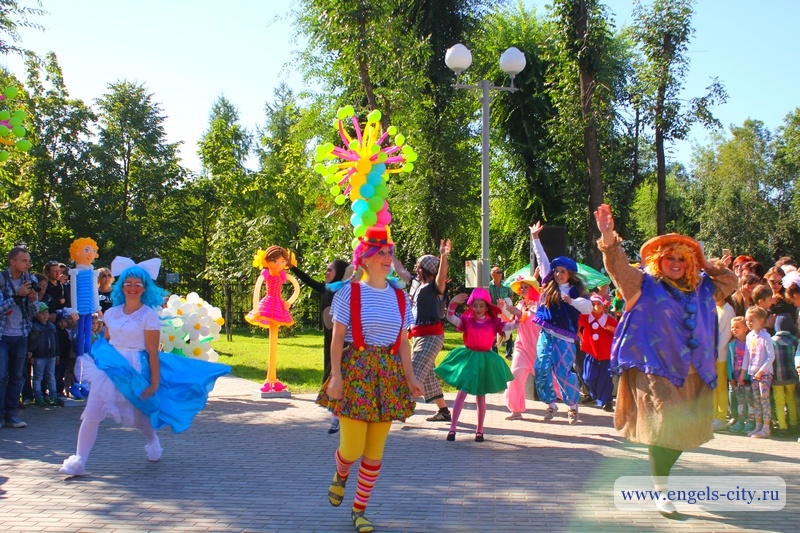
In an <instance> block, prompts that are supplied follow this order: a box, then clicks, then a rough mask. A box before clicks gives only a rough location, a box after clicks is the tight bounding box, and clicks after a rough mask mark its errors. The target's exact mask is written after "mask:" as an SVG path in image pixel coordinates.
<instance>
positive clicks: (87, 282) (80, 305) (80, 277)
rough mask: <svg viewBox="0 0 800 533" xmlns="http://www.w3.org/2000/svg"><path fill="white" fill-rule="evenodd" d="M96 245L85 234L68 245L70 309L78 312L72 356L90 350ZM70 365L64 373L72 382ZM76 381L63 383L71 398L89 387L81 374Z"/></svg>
mask: <svg viewBox="0 0 800 533" xmlns="http://www.w3.org/2000/svg"><path fill="white" fill-rule="evenodd" d="M98 251H99V248H98V246H97V243H96V242H95V241H94V239H90V238H88V237H84V238H80V239H75V240H74V241H73V242H72V244H71V245H70V247H69V257H70V259H72V260H73V261H75V268H72V269H70V271H69V278H70V283H69V288H70V301H71V302H72V310H73V311H74V312H75V313H77V314H78V325H77V330H78V331H77V332H76V334H75V346H76V348H75V354H76V357H77V356H80V355H84V354H88V353H89V352H90V351H91V349H92V314H94V313H96V312H98V311H100V294H99V292H98V279H99V278H98V275H99V271H98V270H94V269H92V263H94V260H95V259H97V257H98V255H97V252H98ZM73 374H74V369H73V368H67V369H66V372H65V375H66V376H68V379H69V381H73V379H72V378H73ZM75 377H77V378H78V381H77V382H74V383H72V384H71V385H69V384H65V388H67V389H69V391H70V394H71V395H72V396H73V397H75V398H78V399H80V398H82V397H85V396H88V395H89V394H88V393H89V390H88V388H87V386H86V383H83V382H82V380H81V378H82V375H81V373H80V372H78V375H77V376H75Z"/></svg>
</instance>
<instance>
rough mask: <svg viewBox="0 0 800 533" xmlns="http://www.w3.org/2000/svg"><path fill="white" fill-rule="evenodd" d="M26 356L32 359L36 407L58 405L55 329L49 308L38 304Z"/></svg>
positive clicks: (41, 303) (42, 303)
mask: <svg viewBox="0 0 800 533" xmlns="http://www.w3.org/2000/svg"><path fill="white" fill-rule="evenodd" d="M28 356H30V357H32V358H33V397H34V401H35V402H36V405H38V406H40V407H44V406H46V405H58V393H57V390H56V361H57V359H58V340H57V339H56V327H55V326H54V325H53V324H51V323H50V308H49V307H48V306H47V304H46V303H44V302H40V303H39V312H38V313H37V314H36V315H35V316H34V320H33V325H32V327H31V332H30V334H29V335H28ZM42 383H44V384H45V386H46V387H47V393H48V396H49V398H47V399H45V397H44V393H43V391H42Z"/></svg>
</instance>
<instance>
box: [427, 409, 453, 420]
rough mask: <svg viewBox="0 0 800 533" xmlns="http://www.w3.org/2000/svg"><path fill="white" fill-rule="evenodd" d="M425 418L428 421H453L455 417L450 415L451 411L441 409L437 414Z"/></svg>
mask: <svg viewBox="0 0 800 533" xmlns="http://www.w3.org/2000/svg"><path fill="white" fill-rule="evenodd" d="M425 420H427V421H428V422H451V421H452V420H453V417H452V416H450V412H449V411H448V412H447V413H442V412H441V411H439V412H438V413H436V414H435V415H433V416H429V417H428V418H426V419H425Z"/></svg>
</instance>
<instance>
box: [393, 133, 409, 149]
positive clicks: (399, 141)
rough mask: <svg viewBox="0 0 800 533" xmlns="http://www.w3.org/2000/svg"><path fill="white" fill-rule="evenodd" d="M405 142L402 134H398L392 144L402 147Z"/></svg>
mask: <svg viewBox="0 0 800 533" xmlns="http://www.w3.org/2000/svg"><path fill="white" fill-rule="evenodd" d="M405 142H406V136H405V135H403V134H402V133H398V134H397V135H396V136H395V138H394V143H395V144H396V145H397V146H403V144H405Z"/></svg>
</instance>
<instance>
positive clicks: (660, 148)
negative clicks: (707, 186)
mask: <svg viewBox="0 0 800 533" xmlns="http://www.w3.org/2000/svg"><path fill="white" fill-rule="evenodd" d="M693 6H694V0H654V1H653V4H652V5H651V6H649V7H645V6H643V5H642V3H641V2H640V0H636V3H635V5H634V19H635V26H634V30H633V34H634V37H635V39H636V42H637V44H638V45H639V46H640V48H641V51H642V54H643V55H644V58H645V61H644V62H643V63H641V67H642V68H641V70H640V72H639V73H638V77H639V79H640V80H641V90H642V93H641V102H642V104H643V108H644V110H645V117H646V120H647V122H648V123H649V124H650V125H651V126H652V128H653V131H654V142H655V151H656V178H657V184H658V202H657V206H658V208H657V221H658V225H657V227H658V233H659V234H663V233H664V232H665V231H666V226H667V213H666V202H667V198H666V175H667V174H666V172H667V171H666V158H665V152H664V144H665V143H667V142H669V141H672V140H676V139H683V138H685V137H686V134H687V133H688V131H689V127H690V126H691V125H692V124H693V123H695V122H699V123H700V124H702V125H703V126H704V127H707V128H711V127H719V126H720V124H719V121H718V120H716V119H715V118H714V116H713V115H712V114H711V107H712V106H713V105H716V104H718V103H724V102H725V100H726V99H727V95H726V93H725V90H724V89H723V87H722V85H721V84H720V83H719V82H718V81H717V80H716V79H715V80H713V82H712V83H711V85H710V86H709V87H708V93H707V94H706V95H705V96H702V97H699V98H692V99H691V100H689V103H688V105H686V104H685V103H684V100H683V99H681V97H680V96H681V91H682V89H683V84H684V81H685V79H686V73H687V72H688V69H689V58H688V56H687V52H688V46H689V42H690V40H691V38H692V35H693V34H694V29H693V28H692V26H691V18H692V15H693V14H694V8H693Z"/></svg>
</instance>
